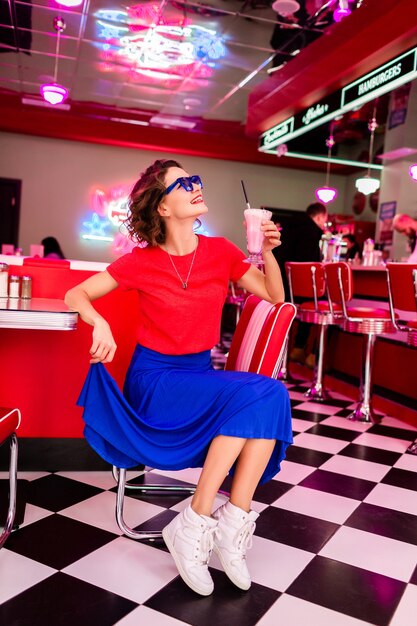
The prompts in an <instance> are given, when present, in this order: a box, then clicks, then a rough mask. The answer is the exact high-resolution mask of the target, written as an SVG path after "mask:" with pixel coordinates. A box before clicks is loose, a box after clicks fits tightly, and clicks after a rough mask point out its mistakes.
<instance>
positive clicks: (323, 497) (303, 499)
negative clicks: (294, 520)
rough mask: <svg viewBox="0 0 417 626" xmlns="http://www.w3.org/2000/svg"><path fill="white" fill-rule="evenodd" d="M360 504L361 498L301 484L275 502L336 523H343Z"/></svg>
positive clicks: (275, 504) (280, 506) (298, 511)
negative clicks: (347, 496)
mask: <svg viewBox="0 0 417 626" xmlns="http://www.w3.org/2000/svg"><path fill="white" fill-rule="evenodd" d="M359 505H360V501H359V500H352V499H351V498H345V497H343V496H337V495H334V494H332V493H325V492H324V491H317V489H308V488H307V487H300V486H296V487H293V488H292V489H291V490H290V491H287V493H284V495H282V496H281V497H280V498H278V500H275V502H274V503H273V506H276V507H279V508H282V509H287V510H288V511H294V512H295V513H302V514H304V515H310V516H311V517H314V518H316V519H323V520H327V521H328V522H334V523H336V524H343V523H344V522H345V521H346V520H347V518H348V517H349V516H350V515H351V514H352V513H353V511H354V510H355V509H356V508H357V507H358V506H359Z"/></svg>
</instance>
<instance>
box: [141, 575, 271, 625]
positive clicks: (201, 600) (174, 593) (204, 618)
mask: <svg viewBox="0 0 417 626" xmlns="http://www.w3.org/2000/svg"><path fill="white" fill-rule="evenodd" d="M210 573H211V575H212V577H213V580H214V593H213V594H212V595H211V596H206V597H203V596H197V595H196V594H195V593H194V592H193V591H191V589H189V588H188V587H187V586H186V585H185V583H184V582H183V581H182V580H181V579H180V578H179V577H178V578H175V579H174V580H173V581H171V582H170V583H169V584H168V585H166V587H164V588H163V589H161V590H160V591H159V592H158V593H156V594H155V595H154V596H152V598H150V599H149V600H147V601H146V602H145V606H148V607H150V608H151V609H155V610H156V611H159V612H161V613H165V614H166V615H170V616H171V617H174V618H175V619H178V620H180V621H183V622H185V623H187V624H191V625H192V626H213V624H219V625H220V624H227V625H228V626H254V624H256V623H257V622H258V621H259V620H260V619H261V617H262V616H263V615H264V614H265V613H266V611H268V609H269V608H270V607H271V606H272V605H273V604H274V602H276V600H277V599H278V598H279V596H280V595H281V594H280V592H279V591H275V590H273V589H269V588H268V587H264V586H262V585H258V584H256V583H252V587H251V588H250V589H249V591H240V590H239V589H238V588H237V587H235V586H234V585H233V584H232V583H231V582H230V581H229V579H228V578H227V576H226V574H224V572H221V571H219V570H213V569H211V570H210Z"/></svg>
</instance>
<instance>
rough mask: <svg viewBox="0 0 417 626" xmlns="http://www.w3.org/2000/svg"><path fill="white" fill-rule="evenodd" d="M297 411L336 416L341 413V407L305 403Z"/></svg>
mask: <svg viewBox="0 0 417 626" xmlns="http://www.w3.org/2000/svg"><path fill="white" fill-rule="evenodd" d="M296 408H297V411H309V412H310V413H319V414H320V415H334V414H335V413H337V412H338V411H340V406H331V405H329V404H320V403H319V402H304V403H303V404H299V405H298V406H297V407H296Z"/></svg>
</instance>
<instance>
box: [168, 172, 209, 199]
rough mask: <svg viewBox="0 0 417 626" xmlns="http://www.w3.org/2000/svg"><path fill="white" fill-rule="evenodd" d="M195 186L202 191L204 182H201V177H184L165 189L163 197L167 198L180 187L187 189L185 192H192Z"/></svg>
mask: <svg viewBox="0 0 417 626" xmlns="http://www.w3.org/2000/svg"><path fill="white" fill-rule="evenodd" d="M193 185H199V186H200V189H202V188H203V181H202V180H201V178H200V176H197V175H195V176H183V177H182V178H177V180H174V182H173V183H171V184H170V185H169V187H167V188H166V189H165V191H164V192H163V194H162V195H163V196H167V195H168V194H169V193H171V191H173V190H174V189H175V188H176V187H178V186H179V187H182V188H183V189H185V191H192V190H193Z"/></svg>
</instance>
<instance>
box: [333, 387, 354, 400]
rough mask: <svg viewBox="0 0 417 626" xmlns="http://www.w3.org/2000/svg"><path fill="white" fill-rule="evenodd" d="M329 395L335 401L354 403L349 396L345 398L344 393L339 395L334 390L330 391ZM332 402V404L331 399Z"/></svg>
mask: <svg viewBox="0 0 417 626" xmlns="http://www.w3.org/2000/svg"><path fill="white" fill-rule="evenodd" d="M329 393H330V395H331V397H332V398H334V399H335V400H345V401H346V402H352V401H353V399H352V398H348V396H344V395H343V394H342V393H338V392H337V391H333V390H332V389H330V390H329ZM330 402H331V399H330Z"/></svg>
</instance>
